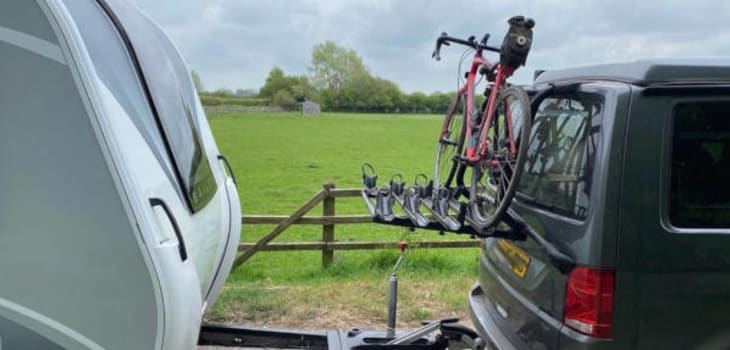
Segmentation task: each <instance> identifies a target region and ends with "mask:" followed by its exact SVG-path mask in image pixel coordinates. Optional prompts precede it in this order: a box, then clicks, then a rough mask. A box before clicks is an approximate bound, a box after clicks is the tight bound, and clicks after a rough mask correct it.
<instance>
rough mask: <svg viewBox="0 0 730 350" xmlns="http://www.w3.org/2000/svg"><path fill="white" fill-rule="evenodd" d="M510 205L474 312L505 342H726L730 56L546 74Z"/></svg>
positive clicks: (485, 253)
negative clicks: (511, 220)
mask: <svg viewBox="0 0 730 350" xmlns="http://www.w3.org/2000/svg"><path fill="white" fill-rule="evenodd" d="M534 87H535V89H536V92H535V97H534V98H533V114H534V122H533V127H532V134H531V139H530V145H529V148H528V155H527V161H526V163H525V167H524V171H523V174H522V178H521V179H520V186H519V192H518V193H517V195H516V197H515V200H514V203H513V205H512V208H513V210H514V211H515V212H516V213H518V214H519V215H520V216H521V217H522V219H523V220H524V221H525V222H526V223H527V224H528V225H529V227H530V228H531V229H532V230H534V231H536V232H537V233H539V235H540V236H541V237H542V238H544V239H545V240H546V241H547V242H549V243H551V244H552V246H554V247H555V248H557V250H558V251H559V252H560V253H562V254H565V255H566V256H568V257H570V258H572V260H573V261H574V262H575V266H573V267H572V268H570V269H565V268H561V267H562V266H561V265H560V264H559V263H556V262H555V259H551V255H548V253H547V251H546V249H544V248H543V247H545V245H544V244H539V242H536V241H535V240H533V239H531V238H528V239H527V240H524V241H510V240H505V239H496V238H489V239H485V240H484V242H483V246H482V248H481V254H480V273H479V282H478V284H477V285H476V286H475V287H474V288H473V289H472V291H471V293H470V296H469V297H470V298H469V299H470V300H469V304H470V310H471V313H472V320H473V322H474V324H475V325H476V327H477V328H478V330H479V332H480V333H481V335H482V336H483V337H484V338H485V339H486V340H487V345H488V346H489V347H492V348H497V349H695V348H696V349H728V348H730V185H728V183H729V182H730V62H727V61H725V62H720V61H640V62H634V63H625V64H609V65H600V66H592V67H585V68H577V69H569V70H562V71H554V72H545V73H542V74H541V75H540V76H539V77H538V78H537V79H536V81H535V86H534Z"/></svg>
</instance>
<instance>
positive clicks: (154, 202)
mask: <svg viewBox="0 0 730 350" xmlns="http://www.w3.org/2000/svg"><path fill="white" fill-rule="evenodd" d="M150 205H151V206H152V208H154V207H160V208H162V210H163V211H164V212H165V215H167V219H168V220H170V224H171V225H172V229H173V231H175V236H176V237H177V241H178V246H177V249H178V252H179V253H180V259H181V260H182V261H185V260H188V250H187V248H186V247H185V240H184V239H183V236H182V232H181V231H180V226H179V225H178V224H177V220H175V216H174V215H172V211H171V210H170V208H169V207H168V206H167V203H165V201H163V200H162V199H159V198H150Z"/></svg>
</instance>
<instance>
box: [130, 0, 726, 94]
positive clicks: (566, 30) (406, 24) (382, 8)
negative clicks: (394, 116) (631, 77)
mask: <svg viewBox="0 0 730 350" xmlns="http://www.w3.org/2000/svg"><path fill="white" fill-rule="evenodd" d="M137 2H138V5H139V6H140V7H141V8H142V9H143V10H144V11H146V12H147V13H148V14H149V15H150V16H151V17H152V18H153V19H155V20H156V21H157V22H158V23H159V24H160V25H161V26H162V27H163V28H164V29H165V30H166V31H167V33H168V34H169V35H170V36H171V37H172V38H173V40H174V41H175V42H176V43H177V45H178V46H179V47H180V50H181V52H182V53H183V55H184V56H185V58H186V60H187V62H188V64H189V65H190V66H191V68H192V69H195V70H196V71H198V72H199V73H200V75H201V76H202V78H203V83H204V85H205V86H206V87H207V88H208V89H216V88H221V87H225V88H258V87H260V86H261V85H263V83H264V80H265V78H266V76H267V74H268V72H269V71H270V70H271V68H272V67H273V66H280V67H282V68H283V69H284V71H285V72H287V73H288V74H305V73H307V66H308V65H309V62H310V58H311V49H312V47H313V46H314V45H315V44H318V43H321V42H323V41H325V40H333V41H335V42H336V43H338V44H339V45H341V46H345V47H349V48H352V49H355V50H356V51H357V52H358V53H359V54H360V56H362V58H363V60H364V62H365V63H366V65H368V66H369V67H370V70H371V72H373V74H375V75H378V76H381V77H384V78H387V79H391V80H393V81H395V82H396V83H398V84H399V85H400V86H401V88H402V89H403V90H405V91H425V92H432V91H448V90H453V89H454V88H455V86H456V75H457V72H458V70H457V68H458V67H457V65H458V63H459V58H460V57H461V53H462V50H461V49H458V48H456V47H454V46H451V47H448V48H445V49H444V52H443V55H442V56H443V57H444V60H443V61H441V62H435V61H433V60H432V59H431V51H432V50H433V43H434V40H435V38H436V36H437V35H438V34H440V33H441V32H443V31H445V32H448V33H449V34H452V35H456V36H463V37H467V36H469V35H475V36H477V37H481V35H483V34H484V33H485V32H490V33H492V41H491V42H492V43H494V44H498V43H499V42H500V41H501V37H502V36H503V35H504V32H505V30H506V28H507V25H506V20H507V18H509V17H510V16H511V15H514V14H524V15H527V16H530V17H533V18H535V20H536V21H537V26H536V28H535V44H534V49H533V52H532V53H531V54H530V57H529V59H528V66H527V67H525V68H523V69H521V71H519V72H518V74H517V76H516V79H517V80H518V81H521V82H529V80H530V79H531V77H532V72H533V70H534V69H559V68H566V67H572V66H578V65H588V64H595V63H605V62H616V61H632V60H636V59H646V58H654V57H662V58H666V57H706V56H712V57H730V45H728V43H730V32H729V31H728V29H729V27H730V25H728V24H727V23H730V2H717V1H712V0H695V1H692V2H680V1H664V2H661V3H659V2H654V1H629V0H613V1H607V0H597V1H561V0H544V1H509V2H508V1H490V2H487V1H484V0H438V1H415V0H342V1H329V0H269V1H260V0H256V1H253V0H216V1H200V0H175V1H172V0H164V1H142V0H137ZM494 58H496V57H494ZM729 63H730V61H729Z"/></svg>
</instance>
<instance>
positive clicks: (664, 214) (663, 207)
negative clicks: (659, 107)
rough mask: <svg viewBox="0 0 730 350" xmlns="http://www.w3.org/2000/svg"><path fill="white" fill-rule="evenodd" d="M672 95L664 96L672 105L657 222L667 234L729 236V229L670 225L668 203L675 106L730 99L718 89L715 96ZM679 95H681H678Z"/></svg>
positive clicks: (666, 129)
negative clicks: (670, 100) (669, 99)
mask: <svg viewBox="0 0 730 350" xmlns="http://www.w3.org/2000/svg"><path fill="white" fill-rule="evenodd" d="M673 92H674V94H665V95H663V96H667V97H668V98H672V103H671V104H668V105H669V109H668V110H667V111H666V117H665V118H666V119H664V120H665V123H664V128H663V135H662V136H663V138H664V141H663V146H664V147H662V149H663V151H662V153H663V154H662V158H661V159H662V163H661V170H660V176H659V178H660V186H661V187H660V192H659V201H660V211H661V214H660V217H659V221H660V224H661V226H663V227H664V229H665V230H666V231H667V232H670V233H675V234H730V227H727V228H711V227H682V226H675V225H674V224H672V220H671V213H670V207H669V202H670V201H671V197H672V194H671V191H672V171H671V170H672V155H673V154H674V119H675V118H674V117H675V115H674V111H675V110H676V108H677V105H679V104H682V103H687V102H720V101H724V102H728V103H730V97H727V96H722V95H720V94H721V93H723V92H725V90H724V89H721V88H718V89H716V90H714V92H715V93H717V94H716V95H712V96H708V95H707V94H708V91H705V93H706V94H705V95H704V96H702V97H700V96H688V95H687V94H684V92H686V91H685V90H680V89H678V90H675V91H673ZM680 94H681V95H680Z"/></svg>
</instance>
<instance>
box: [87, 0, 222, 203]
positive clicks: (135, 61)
mask: <svg viewBox="0 0 730 350" xmlns="http://www.w3.org/2000/svg"><path fill="white" fill-rule="evenodd" d="M96 2H97V3H98V4H99V6H100V7H101V9H102V10H103V11H104V13H105V14H106V15H107V17H108V18H109V20H110V21H111V22H112V24H113V25H114V27H115V28H116V30H117V32H118V33H119V37H120V38H121V39H122V42H123V43H124V46H125V47H126V48H127V51H128V52H129V58H130V60H131V61H132V65H133V66H134V70H135V72H136V73H137V76H138V77H139V81H140V84H141V85H142V90H143V91H144V95H145V98H146V99H147V103H148V104H149V106H150V109H151V111H152V115H153V116H154V118H155V124H156V125H157V128H158V129H159V130H160V133H161V135H162V141H163V143H164V144H165V151H166V153H167V157H168V159H169V160H170V162H171V164H172V167H173V170H174V174H175V178H176V180H177V185H178V187H179V188H180V189H182V191H181V192H182V197H183V198H184V201H185V203H186V207H187V209H188V210H189V211H190V212H191V213H194V210H193V208H194V206H193V202H192V198H190V194H189V193H188V192H189V191H188V189H187V188H186V186H185V181H183V177H182V174H180V167H179V166H178V164H177V160H176V159H175V156H174V154H173V150H172V144H171V143H170V140H169V138H168V137H167V135H166V133H165V129H164V127H163V124H162V119H161V118H160V114H159V111H158V110H157V106H156V105H155V102H154V99H153V97H152V92H151V91H150V87H149V84H148V83H147V79H146V77H145V75H144V72H143V71H142V65H141V64H140V62H139V58H138V56H137V51H136V50H135V49H134V45H132V41H131V39H130V38H129V35H128V33H127V31H126V30H125V29H124V26H123V25H122V22H121V21H120V20H119V17H117V15H116V14H115V13H114V11H113V10H112V8H111V7H110V6H109V4H108V3H107V2H106V0H96ZM216 181H217V180H216Z"/></svg>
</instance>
